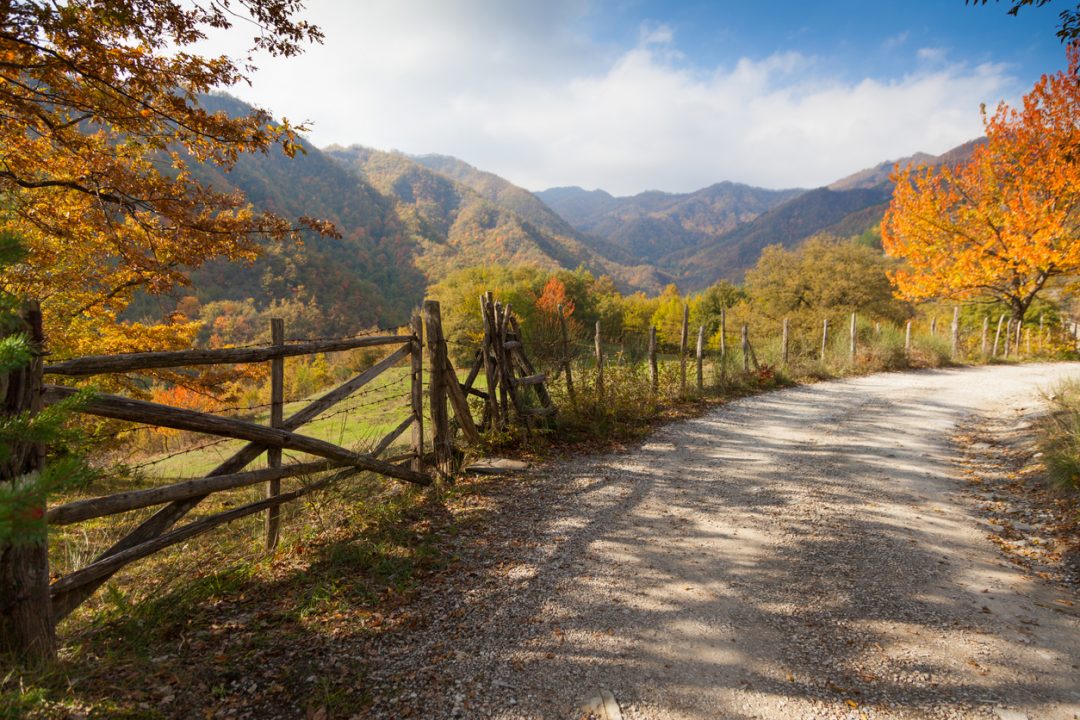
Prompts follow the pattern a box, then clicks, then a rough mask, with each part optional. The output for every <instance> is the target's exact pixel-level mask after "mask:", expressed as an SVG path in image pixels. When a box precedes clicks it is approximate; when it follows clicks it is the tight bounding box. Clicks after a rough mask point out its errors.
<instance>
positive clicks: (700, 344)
mask: <svg viewBox="0 0 1080 720" xmlns="http://www.w3.org/2000/svg"><path fill="white" fill-rule="evenodd" d="M704 352H705V326H704V325H698V329H697V390H698V392H703V391H704V390H705V366H704V364H703V361H702V354H703V353H704Z"/></svg>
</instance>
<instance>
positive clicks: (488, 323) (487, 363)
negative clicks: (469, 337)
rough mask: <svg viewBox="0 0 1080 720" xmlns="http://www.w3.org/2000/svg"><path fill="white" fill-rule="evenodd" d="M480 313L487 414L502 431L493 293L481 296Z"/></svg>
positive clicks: (502, 419)
mask: <svg viewBox="0 0 1080 720" xmlns="http://www.w3.org/2000/svg"><path fill="white" fill-rule="evenodd" d="M480 313H481V315H482V316H483V320H484V339H483V341H482V344H481V348H480V351H481V353H482V354H483V360H484V377H485V379H486V380H487V412H486V414H487V415H488V417H489V418H490V419H491V426H492V427H494V428H495V429H497V430H502V429H503V428H504V427H505V425H504V418H503V415H502V413H501V412H499V389H500V383H499V373H498V369H497V368H496V367H495V357H494V354H493V353H494V352H495V337H496V335H495V298H494V296H493V295H492V293H491V291H490V290H489V291H487V292H486V293H484V294H483V295H481V296H480Z"/></svg>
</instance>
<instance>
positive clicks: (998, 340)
mask: <svg viewBox="0 0 1080 720" xmlns="http://www.w3.org/2000/svg"><path fill="white" fill-rule="evenodd" d="M1003 322H1005V314H1004V313H1002V314H1001V317H999V318H998V321H997V332H995V333H994V354H993V355H991V357H997V354H998V346H999V344H1000V343H1001V323H1003Z"/></svg>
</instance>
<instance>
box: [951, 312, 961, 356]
mask: <svg viewBox="0 0 1080 720" xmlns="http://www.w3.org/2000/svg"><path fill="white" fill-rule="evenodd" d="M949 337H950V339H951V344H950V346H949V357H951V358H952V359H953V360H956V359H957V358H958V357H960V306H959V305H954V306H953V309H952V325H951V326H950V327H949Z"/></svg>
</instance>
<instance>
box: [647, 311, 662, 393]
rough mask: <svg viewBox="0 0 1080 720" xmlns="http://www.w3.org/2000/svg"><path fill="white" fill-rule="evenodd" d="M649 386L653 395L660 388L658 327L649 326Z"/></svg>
mask: <svg viewBox="0 0 1080 720" xmlns="http://www.w3.org/2000/svg"><path fill="white" fill-rule="evenodd" d="M649 387H651V388H652V392H653V395H655V394H656V393H657V392H659V390H660V372H659V368H658V367H657V365H656V328H655V327H651V328H649Z"/></svg>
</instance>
